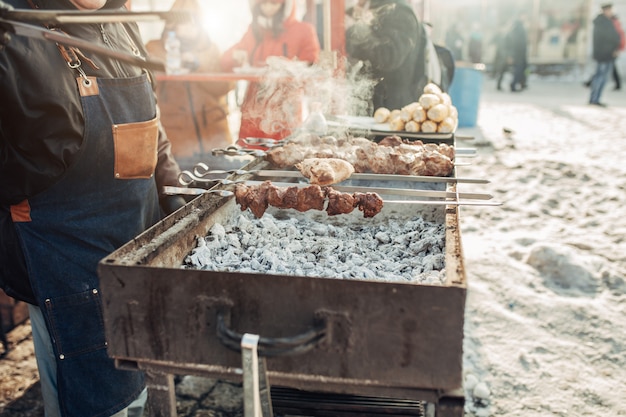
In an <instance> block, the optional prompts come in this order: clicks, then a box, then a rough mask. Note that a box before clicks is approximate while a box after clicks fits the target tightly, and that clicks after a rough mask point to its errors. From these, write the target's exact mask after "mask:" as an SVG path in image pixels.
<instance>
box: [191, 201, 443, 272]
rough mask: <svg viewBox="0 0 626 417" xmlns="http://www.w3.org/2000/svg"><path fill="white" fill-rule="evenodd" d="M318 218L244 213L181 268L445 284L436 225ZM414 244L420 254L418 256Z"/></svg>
mask: <svg viewBox="0 0 626 417" xmlns="http://www.w3.org/2000/svg"><path fill="white" fill-rule="evenodd" d="M355 214H356V213H355ZM318 216H319V215H318V214H315V215H311V214H310V213H308V215H307V214H302V213H296V214H295V215H290V216H281V218H276V217H274V216H273V215H272V214H271V213H266V214H265V216H263V217H262V218H261V219H257V218H254V215H253V214H252V213H250V212H243V213H241V214H240V215H238V216H236V217H233V218H232V219H231V220H230V221H229V223H228V224H224V225H223V226H214V227H212V228H211V230H210V231H209V233H208V234H207V237H206V238H202V239H198V246H197V247H196V248H195V249H194V250H193V251H192V252H191V253H190V254H189V255H188V256H187V257H186V259H185V265H184V266H183V267H184V268H197V269H208V270H212V271H236V272H243V273H255V272H256V273H268V272H269V273H273V274H284V275H295V276H311V277H329V278H343V279H364V280H377V281H386V282H418V283H419V282H427V283H432V284H441V283H444V282H445V269H444V261H445V257H444V255H443V252H444V248H445V245H444V242H445V230H444V228H443V226H442V225H441V224H439V223H431V222H428V221H425V220H423V219H422V218H421V217H417V218H414V219H410V218H400V219H396V218H392V219H388V220H387V221H383V222H370V221H368V222H366V223H362V222H357V223H353V222H346V221H343V220H339V219H338V221H328V219H331V218H330V217H324V219H326V220H325V221H316V220H315V219H317V218H318ZM322 216H326V215H325V214H322ZM332 219H335V218H334V217H333V218H332ZM383 242H387V243H383ZM424 242H426V243H424ZM411 245H413V246H412V247H413V248H414V249H421V251H420V252H419V253H418V254H416V253H415V252H413V251H412V250H411V249H410V247H411Z"/></svg>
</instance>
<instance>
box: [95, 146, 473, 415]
mask: <svg viewBox="0 0 626 417" xmlns="http://www.w3.org/2000/svg"><path fill="white" fill-rule="evenodd" d="M245 169H246V170H254V169H267V162H265V161H264V160H263V159H261V158H257V159H255V160H254V161H252V162H250V163H249V164H248V165H247V166H246V167H245ZM232 177H233V178H236V179H238V178H239V177H238V176H234V175H233V176H232ZM443 186H444V187H446V188H447V190H452V191H455V190H456V186H455V184H446V185H443ZM221 187H224V188H228V187H227V186H221ZM231 187H232V186H231ZM411 208H412V210H416V211H417V212H419V211H420V210H421V211H423V213H424V215H427V216H430V217H433V218H437V219H439V221H440V222H443V223H445V240H446V249H445V252H446V253H445V262H446V282H445V285H441V286H434V285H417V284H406V283H390V282H373V281H359V280H342V279H333V278H317V277H302V276H280V275H271V274H248V273H236V272H212V271H206V270H191V269H182V268H181V267H180V265H181V264H182V261H183V259H184V258H185V256H186V255H187V254H188V253H189V252H190V251H191V250H192V249H193V248H194V247H195V245H196V239H197V237H198V236H206V234H207V231H208V230H209V229H210V227H211V226H212V225H213V224H215V223H221V222H224V221H226V219H228V218H229V217H230V216H232V215H233V214H234V213H239V212H240V210H239V207H238V206H237V205H236V204H235V202H234V198H232V197H231V198H224V197H219V196H217V195H215V194H203V195H201V196H199V197H198V198H195V199H194V200H192V201H190V202H189V203H188V204H187V205H185V206H184V207H183V208H182V209H180V210H179V211H177V212H176V213H174V214H173V215H171V216H169V217H167V218H165V219H164V220H163V221H161V222H159V223H157V224H156V225H154V226H153V227H152V228H150V229H148V230H147V231H145V232H144V233H143V234H141V235H140V236H138V237H137V238H135V239H134V240H132V241H130V242H128V243H127V244H126V245H124V246H123V247H121V248H119V249H118V250H116V251H115V252H113V253H112V254H111V255H110V256H108V257H106V258H105V259H103V260H102V262H101V263H100V264H99V276H100V282H101V292H102V296H103V314H104V322H105V327H106V336H107V341H108V352H109V355H110V356H111V357H113V358H114V359H115V361H116V364H117V366H119V367H121V368H124V369H140V370H144V371H146V375H147V378H148V389H149V393H150V395H149V404H150V409H151V410H152V414H153V415H158V416H168V417H169V416H175V415H176V411H175V404H176V402H175V393H174V389H173V375H175V374H179V375H199V376H206V377H213V378H218V379H224V380H234V381H241V379H242V369H241V353H239V352H236V351H235V350H233V349H232V346H231V347H229V346H228V337H227V336H228V332H232V333H240V334H241V333H253V334H256V335H260V336H261V337H262V338H265V340H267V341H270V344H269V346H268V351H266V352H265V353H267V355H266V356H267V359H266V360H267V361H266V364H267V377H268V379H269V383H270V385H271V386H272V387H284V388H285V389H293V390H301V391H303V392H312V393H319V394H320V395H323V394H324V393H327V394H329V395H331V394H332V395H346V396H359V397H376V398H386V399H388V400H389V401H388V403H391V402H392V401H391V400H393V399H396V400H398V401H403V400H411V401H417V400H419V401H425V402H428V403H431V404H434V407H435V410H436V416H437V417H460V416H462V415H463V404H464V396H463V390H462V345H463V323H464V308H465V298H466V277H465V270H464V265H463V254H462V248H461V239H460V231H459V209H458V206H455V205H439V206H432V205H412V206H411ZM270 209H271V208H270ZM381 214H382V213H381ZM225 334H226V337H225V336H224V335H225ZM285 340H288V341H294V340H295V341H296V344H295V346H296V348H295V350H296V351H297V350H301V351H302V352H292V350H294V346H292V345H290V346H288V347H287V348H286V351H288V352H287V353H293V354H287V355H285V354H282V353H285V352H281V351H280V349H281V348H283V350H285V349H284V348H285V346H284V345H281V343H276V341H285ZM301 345H306V346H304V348H302V349H300V347H302V346H301ZM277 346H279V348H277ZM298 346H300V347H298ZM272 349H273V350H272ZM260 353H261V354H262V355H263V352H262V351H261V350H260ZM295 353H298V354H295ZM291 406H293V404H291ZM386 414H393V412H392V411H389V412H387V413H386ZM326 415H329V414H326ZM396 415H414V414H396Z"/></svg>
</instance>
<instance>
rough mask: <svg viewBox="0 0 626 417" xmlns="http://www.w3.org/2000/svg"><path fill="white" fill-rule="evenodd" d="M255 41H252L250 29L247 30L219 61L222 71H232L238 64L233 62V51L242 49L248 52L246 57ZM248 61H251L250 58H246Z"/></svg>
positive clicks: (252, 35)
mask: <svg viewBox="0 0 626 417" xmlns="http://www.w3.org/2000/svg"><path fill="white" fill-rule="evenodd" d="M255 43H256V40H255V39H254V34H253V33H252V27H249V28H248V31H247V32H246V33H245V34H244V35H243V37H242V38H241V40H240V41H239V42H237V43H236V44H234V45H233V46H231V47H230V48H228V49H227V50H226V51H225V52H224V53H223V54H222V57H221V59H220V65H221V67H222V70H224V71H232V70H233V68H235V67H237V66H238V65H239V64H238V63H236V62H235V61H234V60H233V51H236V50H239V49H242V50H245V51H248V55H250V53H251V52H252V50H253V49H254V45H255ZM248 60H249V61H251V57H250V56H248Z"/></svg>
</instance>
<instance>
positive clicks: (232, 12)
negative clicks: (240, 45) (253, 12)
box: [202, 0, 251, 50]
mask: <svg viewBox="0 0 626 417" xmlns="http://www.w3.org/2000/svg"><path fill="white" fill-rule="evenodd" d="M250 19H251V16H250V7H249V6H248V0H230V1H229V2H227V3H226V4H224V2H222V1H215V0H210V1H207V2H206V3H205V5H204V15H203V19H202V23H203V25H204V28H205V30H206V31H207V32H208V33H209V35H210V36H211V39H213V41H214V42H215V43H216V44H217V45H218V46H219V48H220V49H221V50H225V49H227V48H228V47H230V46H231V45H233V44H234V43H235V42H237V41H238V40H239V39H241V37H242V36H243V34H244V33H245V32H246V30H247V29H248V25H249V24H250Z"/></svg>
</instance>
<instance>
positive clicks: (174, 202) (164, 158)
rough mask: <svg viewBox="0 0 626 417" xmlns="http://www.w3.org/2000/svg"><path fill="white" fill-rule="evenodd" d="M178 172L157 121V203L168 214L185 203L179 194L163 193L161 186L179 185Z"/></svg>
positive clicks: (169, 147)
mask: <svg viewBox="0 0 626 417" xmlns="http://www.w3.org/2000/svg"><path fill="white" fill-rule="evenodd" d="M157 113H160V110H158V109H157ZM179 174H180V167H179V166H178V162H176V160H175V159H174V155H173V154H172V145H171V143H170V141H169V139H168V137H167V135H166V133H165V129H163V126H162V125H161V122H160V121H159V143H158V157H157V166H156V170H155V174H154V177H155V180H156V185H157V190H158V193H159V204H160V206H161V209H162V210H163V211H164V212H165V213H166V214H170V213H172V212H174V211H176V210H178V209H179V208H180V207H182V206H183V205H185V199H184V198H182V197H181V196H168V195H165V194H164V193H163V187H164V186H166V185H173V186H180V184H179V183H178V175H179Z"/></svg>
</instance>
